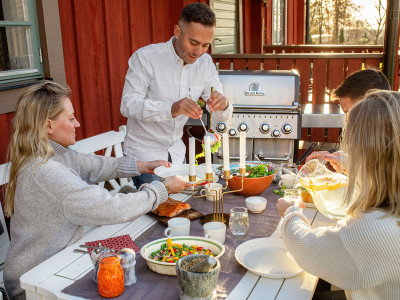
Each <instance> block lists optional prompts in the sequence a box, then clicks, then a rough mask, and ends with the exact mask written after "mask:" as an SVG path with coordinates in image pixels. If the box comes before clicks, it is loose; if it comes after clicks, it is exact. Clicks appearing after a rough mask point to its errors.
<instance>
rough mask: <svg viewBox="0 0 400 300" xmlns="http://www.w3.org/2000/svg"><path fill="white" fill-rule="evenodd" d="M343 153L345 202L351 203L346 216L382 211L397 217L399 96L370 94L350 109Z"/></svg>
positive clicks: (399, 209)
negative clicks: (371, 210)
mask: <svg viewBox="0 0 400 300" xmlns="http://www.w3.org/2000/svg"><path fill="white" fill-rule="evenodd" d="M343 150H344V151H345V152H346V153H347V154H348V155H349V157H348V165H347V171H348V175H349V185H348V191H347V194H346V198H345V202H346V203H352V204H351V206H350V208H349V210H348V212H347V215H348V216H357V215H359V213H361V212H366V211H368V210H370V209H371V208H382V209H384V210H385V211H387V216H396V217H399V216H400V205H399V204H400V93H398V92H393V91H383V90H373V91H371V92H369V93H368V94H367V95H366V96H365V100H363V101H361V102H359V103H357V104H356V105H355V106H353V107H352V109H351V110H350V113H349V117H348V120H347V125H346V131H345V133H344V138H343ZM355 190H356V191H357V192H355Z"/></svg>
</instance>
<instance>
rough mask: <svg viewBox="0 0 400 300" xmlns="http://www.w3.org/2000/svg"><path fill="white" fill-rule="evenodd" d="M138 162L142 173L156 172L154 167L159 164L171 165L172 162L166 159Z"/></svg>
mask: <svg viewBox="0 0 400 300" xmlns="http://www.w3.org/2000/svg"><path fill="white" fill-rule="evenodd" d="M136 164H137V167H138V171H139V172H140V173H148V174H154V169H155V168H157V167H159V166H164V167H167V168H169V167H170V163H169V162H167V161H165V160H153V161H137V162H136Z"/></svg>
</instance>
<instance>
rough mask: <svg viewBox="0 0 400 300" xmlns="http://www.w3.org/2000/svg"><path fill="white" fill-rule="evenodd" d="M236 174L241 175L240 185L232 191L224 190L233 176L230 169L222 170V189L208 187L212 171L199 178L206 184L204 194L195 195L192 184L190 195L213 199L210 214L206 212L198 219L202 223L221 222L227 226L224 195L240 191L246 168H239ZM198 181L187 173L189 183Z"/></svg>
mask: <svg viewBox="0 0 400 300" xmlns="http://www.w3.org/2000/svg"><path fill="white" fill-rule="evenodd" d="M237 176H240V177H242V187H241V188H240V189H238V190H232V191H226V190H227V189H228V187H229V182H228V180H229V179H231V178H232V177H233V176H232V175H231V172H230V171H225V170H224V171H223V174H222V177H221V178H222V179H224V180H225V187H223V188H222V189H218V190H216V189H210V188H211V182H213V181H214V180H215V178H214V177H213V175H212V173H206V177H205V178H203V179H201V180H199V181H206V182H207V184H208V187H209V189H208V194H205V195H199V196H196V195H195V191H194V185H192V197H193V198H202V197H208V196H210V197H212V199H213V201H212V202H213V212H212V214H207V215H205V216H204V217H202V218H201V219H200V221H201V223H202V224H205V223H208V222H223V223H225V224H226V225H227V226H228V225H229V224H228V222H229V214H225V213H224V195H225V194H229V193H234V192H240V191H241V190H243V181H244V177H245V176H246V168H239V174H238V175H237ZM197 182H198V181H197V180H196V175H189V183H192V184H195V183H197Z"/></svg>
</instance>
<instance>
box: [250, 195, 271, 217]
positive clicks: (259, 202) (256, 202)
mask: <svg viewBox="0 0 400 300" xmlns="http://www.w3.org/2000/svg"><path fill="white" fill-rule="evenodd" d="M246 207H247V209H248V210H249V212H251V213H253V214H259V213H261V212H263V211H264V210H265V208H266V207H267V199H265V198H264V197H259V196H253V197H248V198H246Z"/></svg>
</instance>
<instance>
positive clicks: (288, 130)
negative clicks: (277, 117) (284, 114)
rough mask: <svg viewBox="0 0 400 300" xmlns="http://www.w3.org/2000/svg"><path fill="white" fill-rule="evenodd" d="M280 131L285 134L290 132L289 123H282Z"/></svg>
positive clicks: (290, 126)
mask: <svg viewBox="0 0 400 300" xmlns="http://www.w3.org/2000/svg"><path fill="white" fill-rule="evenodd" d="M282 132H283V133H285V134H289V133H291V132H292V125H290V124H284V125H283V126H282Z"/></svg>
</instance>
